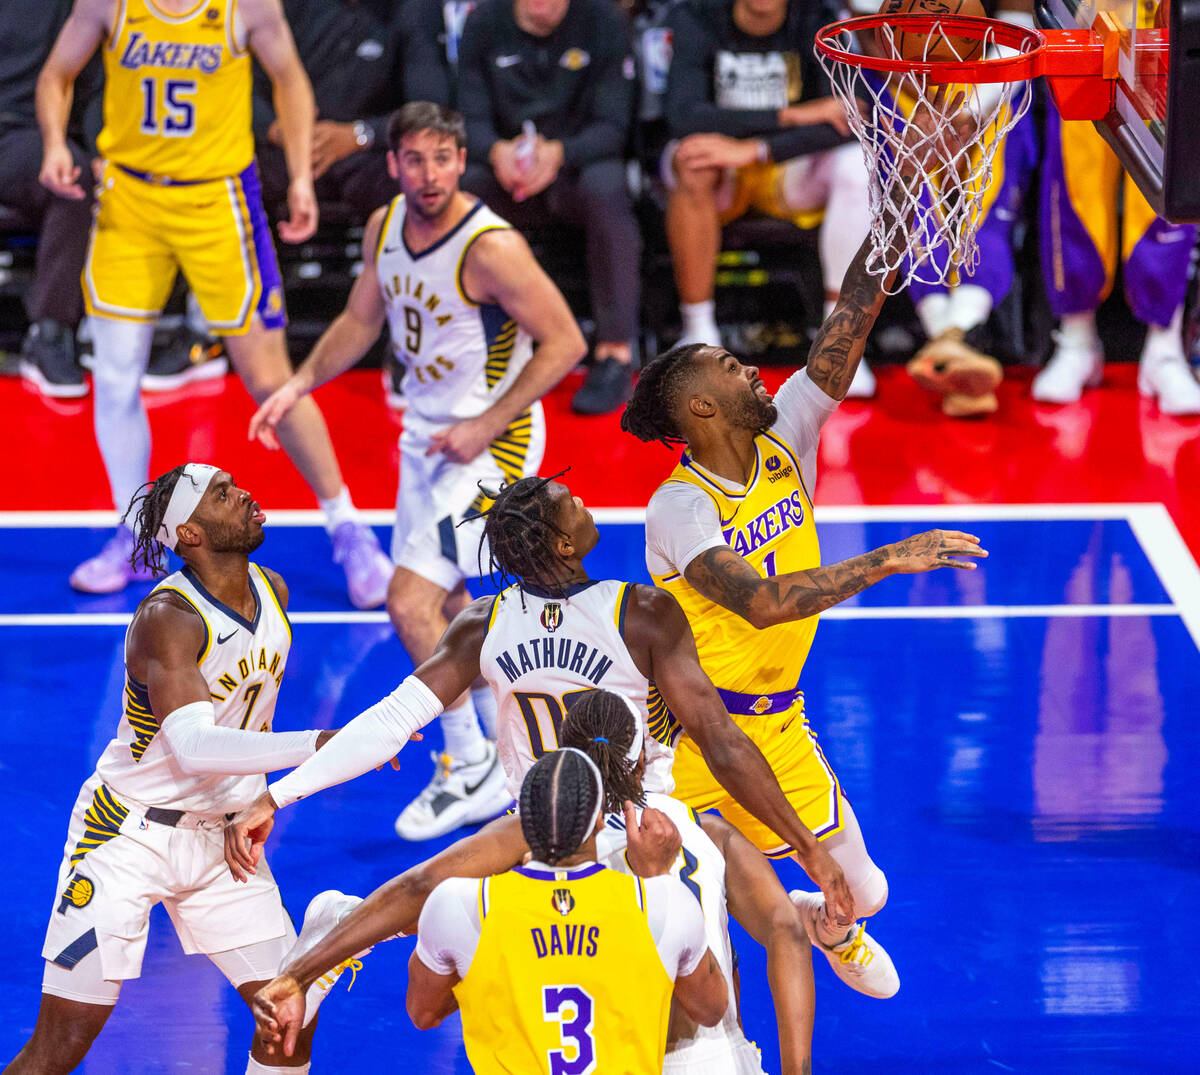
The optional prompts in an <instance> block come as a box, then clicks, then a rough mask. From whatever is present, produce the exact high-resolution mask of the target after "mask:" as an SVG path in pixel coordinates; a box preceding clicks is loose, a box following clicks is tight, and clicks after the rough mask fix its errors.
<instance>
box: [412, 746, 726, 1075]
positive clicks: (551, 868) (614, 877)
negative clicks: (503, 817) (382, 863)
mask: <svg viewBox="0 0 1200 1075" xmlns="http://www.w3.org/2000/svg"><path fill="white" fill-rule="evenodd" d="M603 804H604V789H603V786H602V783H601V779H600V772H599V770H598V769H597V768H596V766H595V763H594V762H592V760H591V759H590V758H589V757H588V756H587V755H586V754H584V753H583V752H582V751H579V750H570V749H568V750H558V751H554V752H553V753H550V754H547V755H545V756H543V757H542V758H541V759H540V760H538V761H537V762H536V763H535V764H534V765H533V767H532V768H531V769H530V770H529V772H528V773H527V774H526V776H525V780H524V782H523V783H522V785H521V810H520V816H521V829H522V832H523V833H524V836H525V839H526V842H527V843H528V844H529V848H530V852H531V854H532V861H530V862H528V863H527V864H526V865H524V866H518V867H516V868H515V869H513V870H510V871H509V872H507V873H503V874H500V875H499V876H496V877H490V878H484V879H483V880H473V879H458V878H452V879H450V880H447V881H443V882H442V883H441V884H440V885H439V886H438V887H437V888H436V889H434V891H433V893H432V894H431V895H430V897H429V899H428V900H427V901H426V903H425V906H424V908H423V909H422V911H421V919H420V923H419V926H418V930H417V949H416V951H415V952H414V953H413V956H412V958H411V960H410V961H409V972H408V973H409V979H408V1012H409V1015H410V1016H411V1017H412V1020H413V1022H414V1023H416V1025H417V1026H418V1027H420V1028H421V1029H426V1028H428V1027H432V1026H436V1025H437V1024H438V1023H440V1022H441V1021H442V1019H444V1018H445V1017H446V1016H447V1015H449V1014H450V1013H451V1012H453V1011H454V1010H455V1009H456V1008H457V1009H460V1010H461V1011H462V1027H463V1041H464V1043H465V1044H466V1049H467V1059H468V1061H469V1062H470V1064H471V1067H472V1068H473V1069H474V1070H475V1071H476V1072H479V1073H481V1075H484V1073H487V1075H491V1073H506V1075H507V1073H512V1075H533V1073H536V1072H544V1073H546V1075H570V1073H582V1072H589V1071H602V1072H606V1073H611V1075H647V1073H649V1072H656V1071H661V1070H662V1064H663V1054H664V1052H665V1049H666V1039H667V1016H668V1012H669V1010H670V1004H671V998H672V995H674V997H675V999H676V1001H677V1002H678V1003H679V1005H680V1007H681V1008H682V1009H683V1010H684V1011H685V1012H687V1014H688V1015H689V1016H690V1017H691V1018H692V1019H694V1020H695V1021H696V1022H697V1023H699V1024H701V1025H702V1026H713V1025H715V1024H716V1023H718V1022H719V1021H720V1020H721V1017H722V1016H723V1015H724V1014H725V1009H726V1006H727V1004H728V999H729V997H728V990H727V988H726V985H725V979H724V977H723V975H722V974H721V970H720V967H719V965H718V964H717V960H716V957H715V956H714V955H713V953H712V951H711V950H710V949H709V947H708V942H707V938H706V936H705V932H704V918H703V915H702V914H701V911H700V906H699V904H698V902H697V901H696V900H695V899H694V898H693V896H692V894H691V893H690V892H688V890H687V889H686V888H684V886H683V884H682V883H681V882H680V881H679V880H677V879H676V878H674V877H672V876H670V875H663V876H657V877H651V878H649V879H647V880H642V879H641V878H640V877H633V876H629V875H627V874H620V873H616V872H614V871H612V870H608V869H606V868H605V867H603V866H601V865H599V863H597V862H596V834H597V833H598V832H600V831H601V830H602V829H603V828H604V817H603V810H602V806H603Z"/></svg>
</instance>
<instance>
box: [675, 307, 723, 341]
mask: <svg viewBox="0 0 1200 1075" xmlns="http://www.w3.org/2000/svg"><path fill="white" fill-rule="evenodd" d="M679 316H680V317H681V318H683V334H684V335H685V336H699V337H703V338H704V339H706V340H708V341H709V342H710V343H719V342H720V340H721V333H720V332H719V331H718V329H717V308H716V304H715V303H714V302H713V300H712V299H708V300H707V301H706V302H681V303H680V304H679Z"/></svg>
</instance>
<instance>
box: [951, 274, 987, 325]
mask: <svg viewBox="0 0 1200 1075" xmlns="http://www.w3.org/2000/svg"><path fill="white" fill-rule="evenodd" d="M991 312H992V294H991V292H990V291H988V289H987V288H985V287H980V286H979V285H978V284H960V285H959V286H958V287H956V288H955V289H954V291H953V292H951V294H950V310H949V314H948V316H947V318H946V321H947V324H948V326H949V327H950V328H959V329H962V330H963V332H966V331H968V330H969V329H973V328H974V327H975V326H976V325H982V324H983V323H984V322H985V321H986V320H987V319H988V315H989V314H990V313H991Z"/></svg>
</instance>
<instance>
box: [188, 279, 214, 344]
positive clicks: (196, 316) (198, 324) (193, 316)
mask: <svg viewBox="0 0 1200 1075" xmlns="http://www.w3.org/2000/svg"><path fill="white" fill-rule="evenodd" d="M186 316H187V325H188V328H190V329H191V330H192V331H193V332H194V333H196V334H197V335H198V336H207V335H209V331H208V320H207V319H206V318H205V316H204V311H203V310H201V309H200V302H199V300H198V299H197V298H196V296H195V293H194V292H193V291H192V289H191V288H190V287H189V288H188V293H187V315H186Z"/></svg>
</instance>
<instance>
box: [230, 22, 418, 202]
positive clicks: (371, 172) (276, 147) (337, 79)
mask: <svg viewBox="0 0 1200 1075" xmlns="http://www.w3.org/2000/svg"><path fill="white" fill-rule="evenodd" d="M283 7H284V14H285V15H286V16H287V20H288V23H289V24H290V25H291V28H292V34H293V36H294V37H295V39H296V51H297V52H298V53H299V54H300V62H301V63H302V64H303V65H304V70H305V71H306V72H307V73H308V77H309V79H310V81H311V82H312V87H313V96H314V97H315V98H316V102H317V121H316V123H315V125H314V127H313V155H312V166H313V181H314V188H315V190H316V192H317V201H318V203H322V204H323V203H325V202H327V201H340V202H345V203H347V205H349V206H350V208H351V209H352V210H353V213H354V217H355V219H356V220H359V219H363V218H365V217H368V216H370V215H371V213H372V212H373V211H374V210H376V209H378V208H379V206H381V205H383V204H384V202H386V201H388V200H390V199H391V197H392V194H393V193H394V192H395V185H394V183H393V182H392V179H391V177H390V176H389V175H388V170H387V122H388V117H389V116H390V115H391V114H392V112H393V111H395V109H397V108H398V107H399V106H400V105H401V104H402V103H403V94H404V82H403V64H402V62H401V61H402V53H403V44H404V39H405V33H406V32H405V30H404V28H403V25H402V23H403V22H405V21H407V18H408V9H407V6H406V5H405V4H403V3H400V2H398V0H285V2H284V5H283ZM254 140H255V151H256V154H257V157H258V167H259V171H260V173H261V174H262V183H263V196H264V199H265V200H266V203H267V206H268V207H271V208H274V207H275V206H279V205H281V204H282V203H283V201H284V199H285V198H286V195H287V185H288V172H287V164H286V162H285V160H284V155H283V141H282V137H281V135H280V130H279V123H278V121H277V120H276V118H275V108H274V98H273V93H272V88H271V80H270V79H269V78H267V75H266V72H265V71H263V69H262V68H261V67H259V66H256V67H255V71H254Z"/></svg>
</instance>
